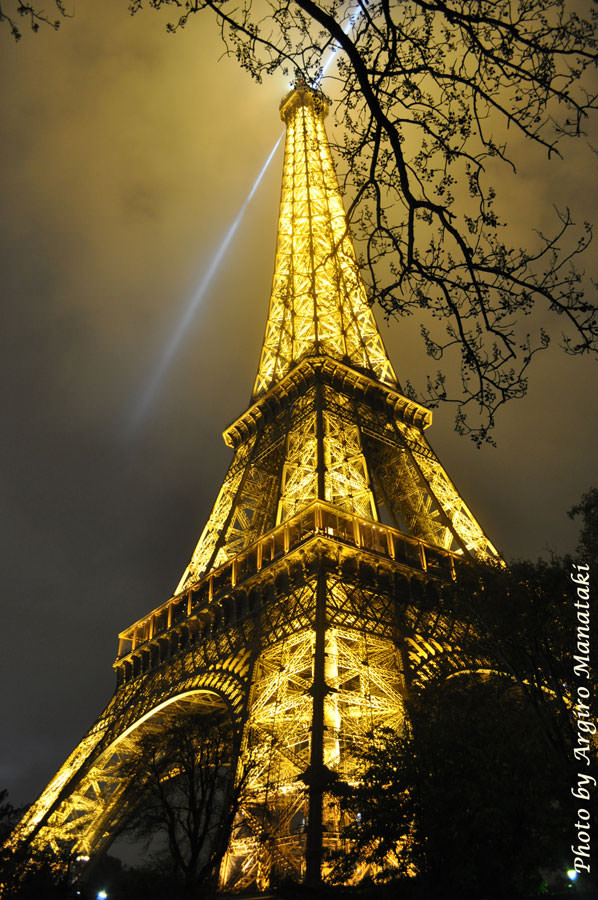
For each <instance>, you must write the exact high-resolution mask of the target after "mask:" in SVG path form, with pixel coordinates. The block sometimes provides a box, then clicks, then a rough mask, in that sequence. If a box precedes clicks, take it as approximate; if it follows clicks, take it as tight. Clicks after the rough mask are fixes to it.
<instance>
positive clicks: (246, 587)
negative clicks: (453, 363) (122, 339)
mask: <svg viewBox="0 0 598 900" xmlns="http://www.w3.org/2000/svg"><path fill="white" fill-rule="evenodd" d="M280 111H281V116H282V119H283V121H284V123H285V125H286V145H285V156H284V169H283V182H282V195H281V204H280V217H279V225H278V247H277V253H276V263H275V272H274V279H273V286H272V294H271V299H270V307H269V312H268V320H267V324H266V331H265V336H264V343H263V348H262V352H261V358H260V363H259V369H258V373H257V378H256V381H255V385H254V388H253V393H252V395H251V400H250V405H249V408H248V409H247V410H246V411H245V412H244V413H243V414H242V415H241V416H240V417H239V418H238V419H237V420H236V421H235V422H233V424H232V425H230V426H229V427H228V428H227V429H226V431H225V432H224V440H225V443H226V444H227V445H228V446H229V447H230V448H232V450H233V453H234V456H233V460H232V463H231V465H230V468H229V470H228V473H227V475H226V477H225V479H224V483H223V485H222V487H221V489H220V493H219V494H218V497H217V499H216V502H215V504H214V508H213V510H212V513H211V515H210V517H209V519H208V522H207V524H206V526H205V528H204V531H203V533H202V534H201V537H200V538H199V542H198V544H197V547H196V549H195V552H194V553H193V556H192V559H191V561H190V563H189V565H188V567H187V569H186V570H185V572H184V573H183V576H182V578H181V580H180V582H179V584H178V587H177V589H176V591H175V593H174V596H173V597H172V598H171V599H169V600H167V601H166V602H165V603H163V604H162V605H161V606H159V607H158V608H157V609H154V610H152V611H151V612H149V613H148V614H147V615H146V616H144V617H143V618H142V619H140V620H139V621H138V622H135V623H134V624H133V625H131V626H130V627H129V628H126V629H125V630H124V631H123V632H122V633H121V634H120V635H119V639H120V640H119V650H118V656H117V658H116V661H115V663H114V667H115V669H116V678H117V685H116V690H115V693H114V695H113V697H112V699H111V700H110V702H109V703H108V705H107V707H106V709H105V710H104V711H103V712H102V713H101V715H100V716H99V718H98V719H97V721H96V722H95V723H94V725H93V726H92V727H91V729H90V730H89V732H88V733H87V734H86V735H85V737H84V738H83V740H82V741H81V743H80V744H79V745H78V746H77V747H76V749H75V750H74V751H73V753H72V754H71V755H70V756H69V758H68V759H67V760H66V762H65V763H64V765H63V766H62V768H61V769H60V770H59V772H58V773H57V774H56V776H55V777H54V778H53V779H52V781H51V782H50V784H49V785H48V786H47V788H46V789H45V790H44V792H43V793H42V795H41V796H40V798H39V799H38V800H37V802H36V803H34V804H33V806H32V807H31V808H30V810H29V811H28V813H27V814H26V816H25V817H24V819H23V820H22V822H21V823H20V825H19V827H18V829H17V832H16V833H15V836H14V837H13V840H14V841H30V842H32V843H33V844H34V845H38V846H45V847H51V848H54V849H55V850H56V851H63V850H64V849H65V848H66V849H68V850H70V851H71V852H75V853H78V854H80V855H82V856H85V857H87V856H89V857H93V856H95V855H97V854H99V853H101V852H102V850H104V849H105V848H106V847H107V846H108V845H109V844H110V842H111V840H112V839H113V836H114V835H115V833H117V832H118V830H119V828H120V826H121V824H122V822H123V821H124V819H125V818H126V817H127V815H128V814H129V812H130V809H129V805H130V804H129V792H128V788H129V785H128V783H127V779H126V778H125V777H124V776H123V772H124V771H126V765H125V763H126V760H127V757H128V755H129V754H130V753H131V750H132V749H133V748H134V747H135V746H136V744H137V742H138V740H139V737H140V735H142V734H144V733H147V731H148V729H150V728H151V729H152V733H153V735H154V736H155V739H156V740H157V741H158V742H159V738H160V728H161V723H163V722H164V721H165V715H166V713H168V715H170V716H172V715H176V714H178V713H181V714H182V713H183V712H184V711H188V710H189V709H203V710H226V711H227V713H228V715H230V717H231V719H232V722H233V724H234V729H235V733H236V734H237V735H238V736H239V747H240V750H239V754H240V756H241V758H242V757H243V754H247V753H248V752H249V751H248V742H249V738H251V746H252V748H253V750H252V752H254V753H256V752H257V763H256V764H255V765H254V767H253V768H252V770H251V775H250V783H249V785H248V791H247V796H246V799H245V800H244V807H243V810H242V820H243V823H244V824H243V828H242V829H234V830H233V836H232V838H231V839H230V842H229V846H228V850H227V853H226V855H225V858H224V861H223V864H222V868H221V885H222V886H224V887H227V888H230V889H236V890H239V889H243V888H245V887H249V886H252V885H257V886H258V887H260V888H263V887H267V886H268V884H269V883H270V882H271V880H272V879H273V878H274V877H280V876H281V875H291V876H294V877H296V878H304V879H306V880H307V881H308V882H309V881H311V882H312V883H315V882H317V881H318V880H319V878H320V877H321V875H322V871H323V859H324V854H325V852H326V850H329V849H335V848H338V847H339V846H340V837H339V834H340V822H339V819H338V812H337V811H336V808H335V806H334V803H332V802H331V800H330V797H329V795H328V794H327V787H328V786H329V783H330V778H331V775H332V774H333V773H335V774H336V775H338V776H340V777H342V778H351V776H352V775H354V772H355V748H356V747H357V746H359V745H362V744H363V743H364V741H366V740H367V735H368V734H369V733H370V732H371V731H372V730H373V729H376V727H379V726H381V725H385V726H390V727H391V728H401V726H402V723H403V721H404V711H403V710H404V697H405V695H406V692H407V691H408V689H409V687H410V685H412V684H414V683H421V682H423V681H425V680H426V679H427V678H429V677H430V676H431V675H432V674H433V673H437V672H438V671H440V670H442V671H446V672H454V671H459V670H463V669H467V668H468V667H472V666H474V665H475V661H473V660H467V659H466V658H465V657H464V656H463V654H462V653H461V652H460V651H459V634H460V632H459V623H457V622H455V621H454V619H453V618H452V617H451V615H450V612H448V613H447V612H443V613H441V614H439V613H438V611H436V612H435V613H434V616H431V614H430V613H426V612H425V611H424V610H425V604H424V603H422V602H421V599H422V597H423V596H424V595H425V592H426V590H429V589H430V586H433V585H434V584H437V583H439V582H441V581H443V580H444V581H446V580H449V579H451V578H454V577H455V566H456V565H458V564H459V561H460V560H467V559H472V558H478V559H482V560H490V561H498V560H499V559H500V557H499V554H498V553H497V551H496V549H495V548H494V547H493V545H492V544H491V543H490V541H489V540H488V538H487V537H486V536H485V534H484V532H483V531H482V529H481V528H480V526H479V525H478V523H477V522H476V520H475V518H474V517H473V515H472V513H471V512H470V511H469V509H468V507H467V506H466V504H465V503H464V501H463V500H462V499H461V497H460V495H459V493H458V492H457V490H456V488H455V487H454V485H453V483H452V482H451V480H450V479H449V477H448V476H447V474H446V472H445V471H444V469H443V468H442V465H441V464H440V462H439V461H438V459H437V457H436V455H435V454H434V452H433V450H432V449H431V447H430V445H429V443H428V441H427V440H426V437H425V436H424V431H425V429H426V428H427V427H428V426H429V425H430V424H431V418H432V417H431V413H430V411H429V410H427V409H426V408H424V407H423V406H421V405H420V404H418V403H416V402H414V401H413V400H411V399H409V398H408V397H406V396H405V395H404V394H403V393H402V391H401V388H400V385H399V383H398V381H397V378H396V375H395V373H394V370H393V367H392V365H391V363H390V361H389V359H388V357H387V354H386V351H385V348H384V345H383V342H382V338H381V336H380V333H379V331H378V328H377V326H376V322H375V320H374V316H373V314H372V310H371V307H370V304H369V302H368V299H367V296H366V291H365V288H364V285H363V282H362V280H361V276H360V273H359V269H358V266H357V262H356V257H355V252H354V249H353V245H352V242H351V238H350V235H349V232H348V229H347V223H346V218H345V213H344V210H343V205H342V200H341V196H340V191H339V187H338V183H337V180H336V176H335V172H334V168H333V162H332V157H331V153H330V148H329V145H328V141H327V138H326V134H325V130H324V118H325V116H326V114H327V111H328V106H327V102H326V100H325V98H324V97H323V95H322V94H320V93H319V92H317V91H315V90H312V89H310V88H308V87H307V86H305V85H302V84H300V85H299V86H298V87H296V88H295V89H294V90H292V91H291V92H290V93H289V94H288V96H287V97H285V99H284V100H283V101H282V104H281V107H280ZM256 748H257V750H256ZM265 807H266V808H267V809H268V816H269V835H266V834H265V833H264V824H263V820H260V817H259V815H258V813H257V812H256V811H257V810H259V809H264V808H265Z"/></svg>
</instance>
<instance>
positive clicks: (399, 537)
mask: <svg viewBox="0 0 598 900" xmlns="http://www.w3.org/2000/svg"><path fill="white" fill-rule="evenodd" d="M314 538H320V539H324V540H327V541H332V542H335V543H337V544H340V545H344V546H346V547H349V548H352V549H354V550H359V551H361V553H362V554H364V553H365V554H367V555H373V556H374V557H379V558H384V559H386V560H392V561H394V562H395V563H396V564H397V565H398V566H399V567H401V568H405V569H407V570H411V571H416V572H421V573H424V572H425V573H428V574H429V575H432V576H436V577H439V578H445V579H446V578H454V577H455V560H459V559H461V558H462V557H460V555H459V554H458V553H455V552H453V551H450V550H445V549H443V548H440V547H433V546H431V545H430V544H428V543H427V542H426V541H423V540H421V539H419V538H415V537H411V536H409V535H406V534H404V533H403V532H402V531H399V530H398V529H396V528H392V527H391V526H389V525H384V524H382V523H381V522H374V521H371V520H367V519H363V518H361V517H359V516H356V515H354V514H353V513H350V512H347V511H344V510H339V509H338V507H335V506H332V505H330V504H329V503H326V502H323V501H321V500H315V501H313V502H312V503H310V504H309V505H308V506H306V507H304V508H303V509H302V510H301V511H300V512H298V513H297V514H296V515H294V516H293V517H292V518H289V519H287V520H286V521H285V522H283V523H281V524H280V525H278V526H277V527H276V528H273V529H272V530H271V531H269V532H268V533H267V534H265V535H264V536H263V537H261V538H260V539H259V540H258V541H256V542H255V543H253V544H252V545H251V546H250V547H248V548H247V549H245V550H243V551H242V552H240V553H238V554H237V555H236V556H234V557H233V558H232V559H231V560H229V561H228V562H227V563H225V565H223V566H221V567H220V568H218V569H214V570H212V571H211V572H209V573H208V574H206V575H205V576H204V577H203V578H200V579H198V581H197V582H196V583H195V584H194V585H193V587H192V588H190V589H189V590H185V591H184V592H183V593H181V594H176V595H175V596H174V597H172V598H171V599H170V600H167V601H166V602H165V603H163V604H162V605H161V606H159V607H157V608H156V609H155V610H153V611H152V612H151V613H150V614H149V615H148V616H145V617H144V618H143V619H139V620H138V621H137V622H135V623H134V624H133V625H131V626H130V627H129V628H127V629H125V630H124V631H121V632H120V634H119V647H118V655H117V658H116V662H115V664H114V665H115V667H118V666H121V665H122V664H123V662H124V661H125V660H126V659H127V658H130V657H131V656H132V655H133V654H135V652H136V651H138V650H140V649H141V648H142V647H143V646H144V645H147V644H148V643H149V642H151V641H155V640H157V639H159V638H160V636H161V635H165V634H166V633H167V632H169V631H170V630H171V629H172V628H173V627H175V626H176V625H179V624H182V623H184V622H187V621H188V620H191V619H194V618H195V619H199V620H203V621H204V622H205V624H209V622H210V621H212V620H213V617H214V614H215V613H217V610H218V604H219V602H220V601H221V600H222V598H224V597H225V596H226V595H227V594H229V593H230V591H231V590H232V589H233V588H236V587H239V586H240V585H241V584H244V583H245V582H249V581H250V580H251V579H252V578H253V577H254V576H255V575H257V574H258V573H259V572H261V571H262V570H264V569H266V568H269V567H270V566H272V565H274V564H275V563H276V562H277V561H279V560H282V559H284V558H285V557H286V556H288V554H290V553H292V552H293V551H295V550H297V549H298V548H300V547H301V546H302V545H305V544H306V543H307V542H308V541H310V540H312V539H314Z"/></svg>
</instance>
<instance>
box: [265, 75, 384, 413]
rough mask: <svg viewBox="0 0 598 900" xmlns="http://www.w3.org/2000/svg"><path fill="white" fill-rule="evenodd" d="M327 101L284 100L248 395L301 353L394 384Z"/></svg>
mask: <svg viewBox="0 0 598 900" xmlns="http://www.w3.org/2000/svg"><path fill="white" fill-rule="evenodd" d="M327 113H328V104H327V102H326V100H325V99H324V97H323V96H322V95H321V94H319V93H317V92H315V91H312V90H310V89H309V88H306V87H299V88H297V89H295V90H293V91H291V93H290V94H288V96H287V97H285V99H284V100H283V101H282V103H281V106H280V114H281V118H282V120H283V121H284V122H285V124H286V126H287V137H286V144H285V155H284V167H283V177H282V197H281V202H280V216H279V220H278V248H277V252H276V265H275V271H274V280H273V284H272V296H271V299H270V309H269V312H268V321H267V324H266V333H265V336H264V345H263V348H262V354H261V359H260V365H259V371H258V374H257V378H256V381H255V387H254V391H253V397H254V398H255V397H258V396H260V395H261V394H263V393H264V392H265V391H267V390H268V388H270V387H271V386H272V385H273V384H274V383H275V382H276V381H279V380H280V379H281V378H282V377H284V376H285V375H286V374H287V372H288V371H289V369H290V368H291V367H292V366H293V365H296V364H297V363H298V362H300V361H301V360H302V359H303V358H304V357H305V356H310V355H311V356H314V355H316V356H318V355H321V356H330V357H332V358H333V359H337V360H340V361H341V362H344V363H346V364H347V365H350V366H354V367H356V368H360V369H363V370H365V371H367V372H368V373H369V374H370V375H371V377H373V378H375V379H377V380H378V381H381V382H383V383H384V384H388V385H391V386H393V387H396V378H395V374H394V372H393V369H392V366H391V364H390V362H389V360H388V357H387V355H386V351H385V349H384V345H383V343H382V338H381V337H380V333H379V332H378V328H377V326H376V322H375V320H374V316H373V314H372V310H371V309H370V306H369V303H368V300H367V296H366V292H365V287H364V285H363V282H362V280H361V275H360V273H359V269H358V267H357V261H356V259H355V251H354V249H353V244H352V242H351V238H350V236H349V233H348V230H347V221H346V217H345V211H344V209H343V203H342V200H341V195H340V191H339V188H338V183H337V180H336V175H335V173H334V167H333V164H332V157H331V155H330V148H329V146H328V141H327V139H326V133H325V131H324V117H325V116H326V115H327Z"/></svg>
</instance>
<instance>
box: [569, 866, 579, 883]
mask: <svg viewBox="0 0 598 900" xmlns="http://www.w3.org/2000/svg"><path fill="white" fill-rule="evenodd" d="M577 875H578V873H577V872H576V871H575V869H567V878H568V879H569V881H575V879H576V878H577Z"/></svg>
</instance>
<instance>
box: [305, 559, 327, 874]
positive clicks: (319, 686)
mask: <svg viewBox="0 0 598 900" xmlns="http://www.w3.org/2000/svg"><path fill="white" fill-rule="evenodd" d="M314 624H315V633H316V640H315V648H314V680H313V684H312V694H313V717H312V728H311V754H310V761H309V791H308V796H309V818H308V823H307V843H306V852H305V883H306V884H308V885H311V886H312V887H313V886H315V885H318V884H320V882H321V880H322V804H323V795H324V786H325V783H326V773H327V769H326V766H325V765H324V699H325V697H326V693H327V685H326V678H325V674H326V653H325V645H326V575H325V573H324V572H322V571H320V573H319V575H318V585H317V591H316V612H315V623H314Z"/></svg>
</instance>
